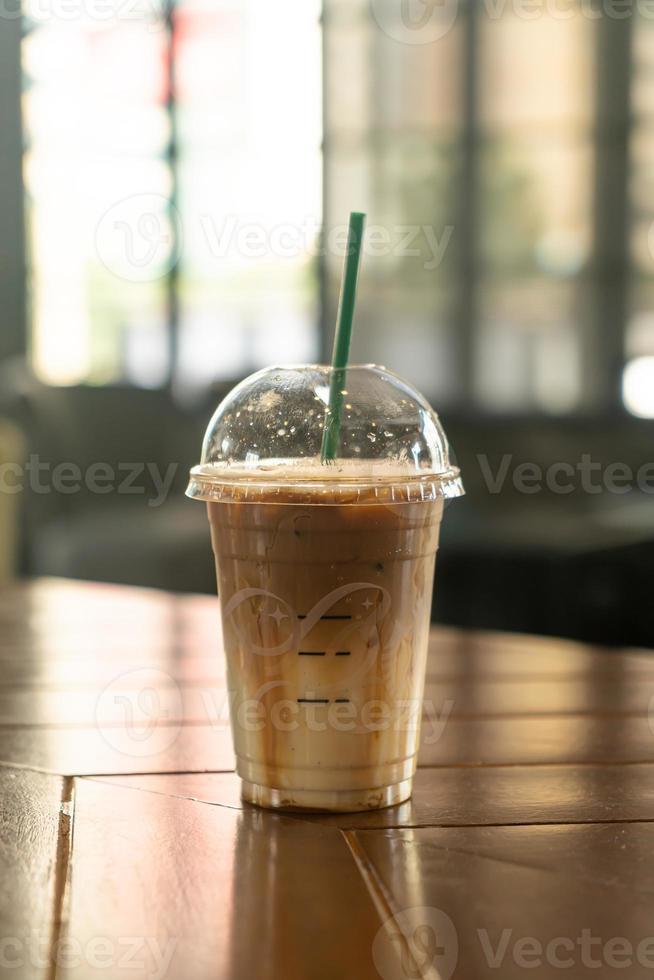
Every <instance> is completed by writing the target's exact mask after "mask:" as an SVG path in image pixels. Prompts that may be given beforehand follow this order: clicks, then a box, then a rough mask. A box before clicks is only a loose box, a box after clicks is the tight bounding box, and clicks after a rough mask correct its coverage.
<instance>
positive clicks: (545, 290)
mask: <svg viewBox="0 0 654 980" xmlns="http://www.w3.org/2000/svg"><path fill="white" fill-rule="evenodd" d="M643 6H644V5H643ZM607 9H608V8H607V5H601V4H599V3H597V4H595V3H588V2H587V0H579V2H575V0H572V2H570V3H566V4H560V5H559V4H548V3H542V4H539V3H536V4H522V3H507V4H501V3H491V2H485V0H444V2H438V3H432V2H428V0H403V2H400V0H370V2H364V0H326V17H325V33H326V39H325V52H326V64H325V86H326V104H327V113H326V118H325V126H326V134H325V146H326V154H325V174H326V177H325V179H326V214H325V221H326V227H327V229H329V228H330V227H332V226H334V225H337V224H338V223H339V222H340V221H342V219H343V215H344V214H345V213H346V212H347V209H348V208H349V207H350V206H354V205H358V206H361V207H364V208H367V209H368V210H369V211H370V213H371V215H374V220H375V222H377V223H379V224H381V225H383V226H384V228H385V230H386V233H387V235H389V236H390V238H391V240H392V242H393V245H392V246H389V248H388V249H387V254H383V255H382V254H381V253H380V254H378V255H376V256H374V257H373V256H368V257H367V259H366V261H367V266H366V268H367V275H366V277H365V278H364V282H363V286H362V294H361V310H360V312H359V323H358V326H357V331H356V333H355V342H354V343H355V350H356V353H357V355H358V357H360V358H363V359H365V360H371V359H373V360H381V361H382V362H386V361H387V362H388V363H389V365H393V366H394V367H396V368H397V369H398V370H401V371H402V372H403V373H405V374H407V375H408V376H409V377H410V378H412V379H413V380H414V381H415V382H416V383H417V384H419V385H420V386H421V387H422V388H424V389H425V390H426V391H427V392H428V393H429V394H430V395H431V396H432V397H433V398H434V400H435V401H436V403H437V404H439V405H442V404H448V403H455V402H460V403H462V404H467V405H470V404H472V405H477V406H478V407H480V408H483V409H484V410H486V411H498V412H524V411H535V412H546V413H552V414H556V413H568V412H574V411H599V410H606V409H608V410H612V409H613V410H614V409H616V408H618V407H619V406H620V404H621V402H622V397H623V395H622V392H623V390H624V392H625V395H624V398H625V402H624V403H625V405H626V406H627V407H628V408H629V410H630V411H631V410H632V409H633V404H634V402H633V397H632V396H629V397H627V394H626V392H627V390H630V391H632V390H633V384H634V382H631V387H630V386H629V383H628V381H627V380H626V379H627V376H626V375H625V379H623V377H622V372H623V368H624V367H625V366H626V362H628V361H629V358H630V357H631V354H630V353H629V350H628V348H629V347H630V346H631V347H633V346H634V344H635V343H636V342H635V340H634V336H635V333H634V331H636V329H637V333H638V337H639V341H638V350H637V351H636V352H635V353H634V355H633V356H634V357H642V356H650V355H654V303H653V301H654V279H652V278H650V277H652V273H653V272H654V263H653V259H652V253H651V249H652V248H654V232H653V233H651V234H650V225H651V221H652V219H654V182H653V181H654V178H653V177H652V175H653V174H654V19H653V18H652V17H651V16H650V17H649V18H647V17H646V16H645V13H643V11H642V9H641V5H638V6H637V5H636V4H634V5H633V10H630V11H629V13H628V18H627V19H626V20H625V17H624V16H622V15H621V14H619V13H616V16H615V17H613V16H612V15H611V12H610V11H609V12H608V13H607ZM632 41H633V44H632ZM632 75H633V79H632V80H633V85H632V89H631V94H630V88H629V82H630V78H632ZM632 112H633V113H634V114H635V115H634V127H633V139H632V142H631V144H629V138H628V130H629V120H630V118H631V113H632ZM628 153H629V157H628ZM629 174H631V181H632V184H633V194H634V195H636V196H635V197H634V196H632V199H631V200H629V199H628V197H627V196H626V185H627V183H628V181H629ZM638 195H640V196H641V198H642V201H643V204H642V206H641V207H640V208H638V207H636V208H635V209H633V203H634V202H635V201H636V200H637V196H638ZM631 214H633V218H631V217H630V215H631ZM629 223H631V224H630V227H628V226H629ZM402 226H411V228H412V229H413V230H414V233H415V239H414V241H413V254H408V252H407V250H406V249H405V250H404V251H402V249H401V247H400V244H399V243H400V238H401V235H400V229H401V227H402ZM623 231H624V233H623ZM630 235H631V236H632V238H633V239H634V247H633V249H632V252H633V254H632V259H631V261H629V257H628V254H627V252H628V244H627V243H628V239H629V236H630ZM428 236H429V241H428V240H427V238H428ZM648 236H649V238H648ZM650 239H651V241H650ZM434 241H437V242H439V243H440V244H441V245H443V248H442V249H441V250H440V251H439V253H438V260H437V261H434V253H435V249H434V248H433V242H434ZM400 253H401V254H400ZM639 263H640V265H639ZM339 266H340V260H339V259H338V258H337V257H334V256H328V261H327V264H326V269H327V286H326V299H327V303H328V313H327V316H326V321H327V322H328V323H329V322H332V321H333V316H334V309H335V304H336V301H337V291H338V275H339ZM644 279H646V280H647V282H648V284H651V285H650V287H649V289H647V288H644V283H643V282H642V281H640V280H644ZM639 281H640V282H639ZM629 303H632V304H633V303H635V304H636V306H637V308H638V315H640V314H641V313H642V312H643V310H644V311H646V312H649V311H651V315H650V316H649V318H648V320H647V328H645V327H644V326H643V322H642V319H641V320H639V321H638V323H639V326H638V327H637V328H636V327H635V326H634V327H633V328H632V326H631V325H629V326H628V328H627V330H626V331H625V330H624V328H623V326H622V325H623V324H624V323H625V322H626V321H627V310H628V306H629ZM634 322H635V321H634ZM632 334H633V336H632ZM646 335H647V339H645V337H646ZM625 344H626V347H624V345H625ZM653 364H654V361H647V362H642V361H640V362H639V371H640V374H639V375H638V377H639V378H641V379H642V372H643V371H645V370H650V371H654V368H653V367H652V365H653ZM634 376H635V375H634ZM651 381H652V385H654V374H652V377H651ZM623 382H624V383H623ZM640 383H641V384H642V380H641V382H640Z"/></svg>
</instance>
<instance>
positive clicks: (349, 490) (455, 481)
mask: <svg viewBox="0 0 654 980" xmlns="http://www.w3.org/2000/svg"><path fill="white" fill-rule="evenodd" d="M462 493H463V487H462V484H461V479H460V476H459V470H458V469H457V468H456V467H450V468H449V469H447V470H446V471H444V472H441V473H431V472H429V471H428V470H420V469H416V467H415V465H413V464H411V463H409V462H407V461H406V460H392V459H380V460H370V459H365V460H364V459H362V460H349V459H347V460H345V459H344V460H335V461H333V462H332V461H330V462H327V463H323V462H322V461H321V460H320V459H319V458H315V459H311V460H307V459H266V460H252V462H251V463H245V464H244V463H238V464H234V463H232V464H230V463H227V462H226V463H205V464H202V465H200V466H196V467H194V468H193V469H192V470H191V480H190V483H189V488H188V490H187V494H188V496H189V497H194V498H196V499H199V500H206V501H210V502H211V501H218V500H240V501H244V502H245V501H250V502H260V501H261V502H263V501H269V502H271V503H272V502H278V503H284V502H290V503H296V502H297V503H304V504H320V503H324V504H327V503H335V502H342V503H348V504H354V503H371V502H375V501H379V502H380V503H394V502H397V503H399V502H414V501H416V502H419V501H425V500H436V499H439V498H442V497H458V496H460V495H461V494H462Z"/></svg>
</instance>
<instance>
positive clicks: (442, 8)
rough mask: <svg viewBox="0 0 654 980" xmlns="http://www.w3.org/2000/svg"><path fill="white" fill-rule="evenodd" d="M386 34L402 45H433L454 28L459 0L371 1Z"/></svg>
mask: <svg viewBox="0 0 654 980" xmlns="http://www.w3.org/2000/svg"><path fill="white" fill-rule="evenodd" d="M370 8H371V10H372V16H373V17H374V19H375V20H376V22H377V23H378V24H379V26H380V27H381V29H382V31H383V32H384V33H385V34H387V35H388V37H390V38H392V39H393V40H394V41H400V42H401V43H402V44H431V43H433V42H434V41H438V40H440V38H442V37H445V35H446V34H448V33H449V31H450V30H451V29H452V27H453V26H454V22H455V21H456V18H457V15H458V12H459V0H370Z"/></svg>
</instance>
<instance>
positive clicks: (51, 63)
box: [23, 0, 321, 386]
mask: <svg viewBox="0 0 654 980" xmlns="http://www.w3.org/2000/svg"><path fill="white" fill-rule="evenodd" d="M59 7H61V9H60V10H59V9H58V8H59ZM319 13H320V11H319V3H318V2H317V0H303V2H302V3H301V4H298V3H297V2H296V0H276V2H275V3H274V4H270V3H263V2H261V0H178V2H176V3H167V0H134V2H129V3H124V2H122V0H109V2H108V3H107V2H106V0H103V3H102V4H99V3H98V4H95V3H87V2H83V3H82V2H80V3H79V4H77V5H75V4H74V3H73V4H69V5H67V6H66V11H64V8H63V6H61V5H54V4H53V5H50V4H48V3H44V2H43V0H30V2H28V3H27V9H26V23H25V36H24V40H23V68H24V76H25V83H24V87H25V91H24V97H23V118H24V129H25V138H26V151H25V162H24V176H25V184H26V191H27V203H26V213H27V222H28V240H29V265H30V276H29V284H30V286H29V288H30V307H31V322H32V329H31V354H32V359H33V363H34V365H35V367H36V370H37V372H38V374H39V375H40V376H41V377H42V378H43V379H44V380H46V381H49V382H53V383H69V382H77V381H89V382H92V383H97V384H103V383H110V382H115V381H119V380H120V381H127V382H132V383H134V384H138V385H143V386H158V385H161V384H164V383H166V382H167V381H168V380H170V379H171V378H173V379H174V380H176V381H179V382H180V383H184V384H190V383H198V382H200V383H201V382H210V381H212V380H214V379H216V378H221V377H234V376H235V375H239V374H243V373H247V372H248V371H250V370H253V369H256V368H258V367H260V366H262V365H263V364H265V363H268V362H269V361H270V360H271V359H281V360H294V361H297V360H303V359H310V358H313V357H315V356H316V354H317V350H318V327H317V324H318V312H317V307H318V277H317V274H316V259H315V252H316V247H315V245H316V239H317V236H318V234H319V229H320V222H321V158H320V152H321V151H320V139H321V133H320V106H321V79H320V74H321V67H320V61H321V58H320V24H319ZM64 14H67V15H66V16H64ZM300 229H301V230H300Z"/></svg>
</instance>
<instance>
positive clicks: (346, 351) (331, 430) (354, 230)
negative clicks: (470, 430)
mask: <svg viewBox="0 0 654 980" xmlns="http://www.w3.org/2000/svg"><path fill="white" fill-rule="evenodd" d="M365 221H366V216H365V214H362V213H361V212H360V211H353V212H352V213H351V214H350V227H349V230H348V235H347V253H346V256H345V267H344V270H343V282H342V284H341V296H340V300H339V303H338V317H337V320H336V334H335V336H334V350H333V353H332V373H331V380H330V383H329V407H328V409H327V417H326V419H325V428H324V430H323V434H322V449H321V451H320V458H321V460H322V461H323V463H324V462H326V461H327V460H334V459H336V453H337V451H338V443H339V440H340V435H341V418H342V415H343V388H344V387H345V376H346V372H347V362H348V359H349V356H350V341H351V339H352V321H353V318H354V304H355V302H356V296H357V279H358V276H359V263H360V258H361V243H362V241H363V226H364V224H365Z"/></svg>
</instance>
